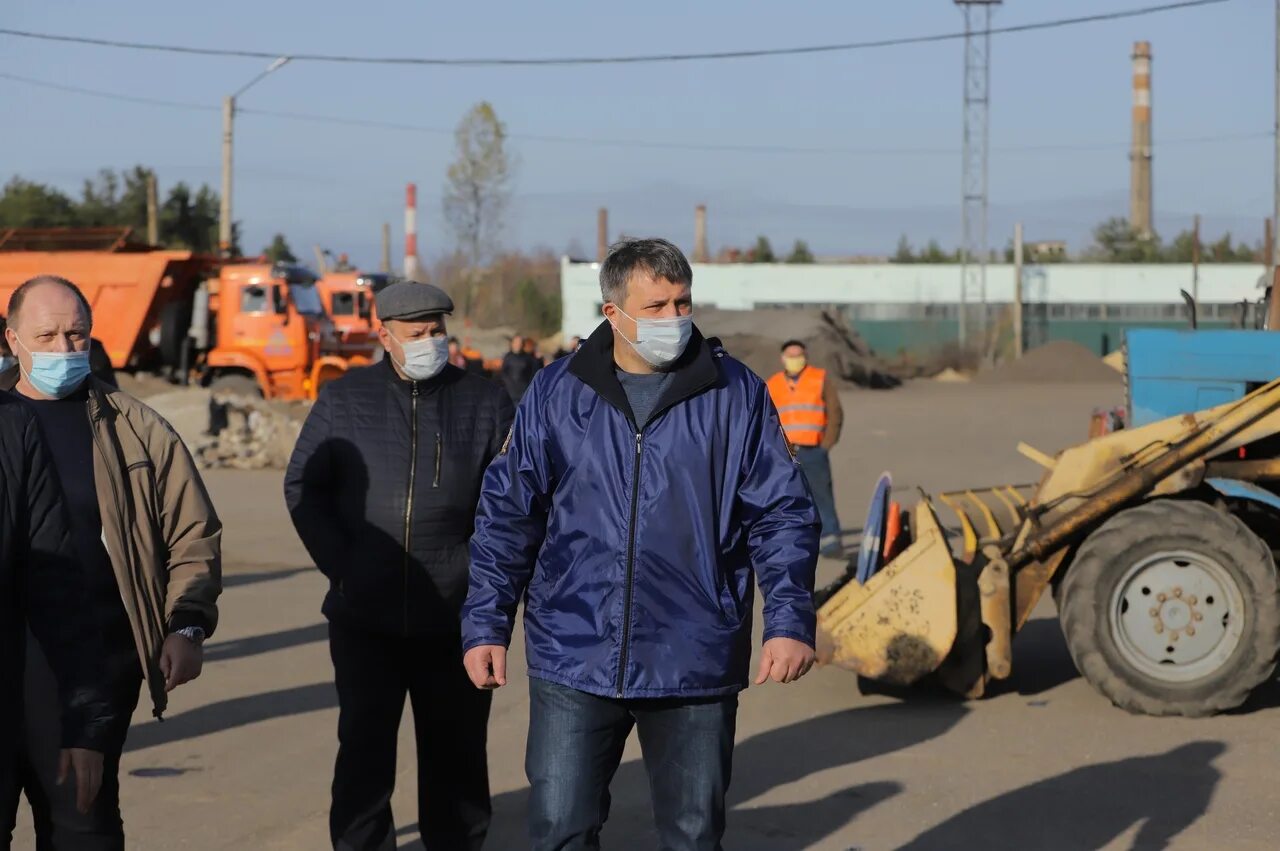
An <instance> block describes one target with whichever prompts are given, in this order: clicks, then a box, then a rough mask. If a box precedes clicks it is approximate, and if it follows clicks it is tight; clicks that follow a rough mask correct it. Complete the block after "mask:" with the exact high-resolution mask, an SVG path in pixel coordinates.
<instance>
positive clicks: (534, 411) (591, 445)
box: [462, 323, 819, 698]
mask: <svg viewBox="0 0 1280 851" xmlns="http://www.w3.org/2000/svg"><path fill="white" fill-rule="evenodd" d="M674 372H675V376H674V378H673V380H672V381H671V383H670V385H669V386H668V388H667V390H666V392H665V394H664V396H663V397H662V398H661V399H660V400H659V402H658V405H657V407H656V408H655V409H654V412H653V416H652V417H651V418H650V420H649V422H648V424H647V425H646V426H645V427H644V429H643V431H639V430H637V428H636V426H635V424H634V417H633V415H632V413H631V407H630V405H629V404H628V403H627V397H626V394H625V393H624V392H623V389H622V385H621V383H620V382H619V381H618V379H617V375H616V374H615V372H614V360H613V335H612V332H611V329H610V327H609V325H608V323H603V324H602V325H601V326H600V327H599V328H598V329H597V330H596V332H595V333H594V334H592V336H591V337H590V338H589V339H588V340H587V341H586V342H585V343H584V345H583V347H582V348H581V349H580V350H579V351H578V352H577V353H576V354H574V355H573V356H571V357H568V358H563V359H561V360H560V361H557V362H556V363H554V364H553V365H551V366H549V367H547V368H546V369H543V370H542V371H541V372H539V373H538V375H537V377H536V378H535V379H534V382H533V384H532V385H531V386H530V388H529V391H528V393H527V394H526V395H525V397H524V399H523V401H521V403H520V405H519V408H518V409H517V412H516V418H515V424H514V425H513V426H512V430H511V433H510V434H509V436H508V438H507V442H506V444H505V446H504V447H503V449H502V452H501V453H500V454H499V455H498V457H497V458H495V459H494V461H493V463H492V464H491V465H490V466H489V468H488V470H487V471H486V473H485V478H484V484H483V488H482V492H481V496H480V504H479V509H478V514H477V517H476V527H475V534H474V536H473V537H472V539H471V578H470V585H469V591H468V595H467V601H466V604H465V606H464V607H463V613H462V631H463V643H464V647H465V648H467V649H469V648H471V647H475V646H477V645H480V644H497V645H503V646H506V645H507V644H509V642H510V640H511V630H512V624H513V622H514V619H515V614H516V607H517V604H518V603H519V602H520V600H521V598H523V599H524V603H525V647H526V655H527V659H528V667H529V675H530V676H532V677H537V678H540V679H543V680H548V681H551V682H554V683H559V684H561V685H565V686H569V687H571V688H575V689H578V690H580V691H584V692H588V693H590V694H596V695H601V696H606V697H622V698H646V697H696V696H711V695H721V694H731V693H734V692H736V691H739V690H741V689H743V688H745V687H746V685H747V679H748V675H749V671H748V668H749V665H750V661H751V617H752V603H753V594H754V582H753V579H754V580H758V582H759V584H760V589H761V592H762V594H763V595H764V621H765V623H764V627H765V629H764V638H765V640H766V641H767V640H768V639H770V638H774V637H775V636H787V637H790V638H794V639H797V640H800V641H803V642H805V643H807V644H809V645H810V646H813V642H814V629H815V614H814V605H813V584H814V570H815V566H816V563H817V550H818V531H819V522H818V515H817V512H816V510H815V508H814V505H813V500H812V498H811V496H810V493H809V490H808V486H807V484H806V483H805V480H804V478H803V476H802V474H801V472H800V467H799V466H798V464H797V463H796V462H795V460H794V459H793V457H792V456H791V452H790V450H789V448H788V446H787V443H786V439H785V438H784V436H783V433H782V428H781V425H780V424H779V422H778V415H777V412H776V410H775V409H774V406H773V402H772V401H771V400H770V398H769V393H768V391H767V390H766V388H765V385H764V383H763V382H762V381H761V380H760V379H759V378H758V377H757V376H756V375H754V374H753V373H752V372H751V371H750V370H748V369H747V368H746V367H745V366H744V365H743V364H741V363H740V362H738V361H736V360H734V359H733V358H731V357H729V356H728V355H727V354H725V352H724V350H723V349H722V348H721V347H720V345H719V343H718V342H717V341H714V340H706V339H704V338H703V337H702V335H701V334H700V333H699V332H698V331H697V330H696V329H695V330H694V333H693V338H692V340H691V341H690V343H689V346H688V348H687V349H686V351H685V354H684V356H683V357H682V358H681V359H680V361H679V362H678V363H677V364H676V367H675V370H674Z"/></svg>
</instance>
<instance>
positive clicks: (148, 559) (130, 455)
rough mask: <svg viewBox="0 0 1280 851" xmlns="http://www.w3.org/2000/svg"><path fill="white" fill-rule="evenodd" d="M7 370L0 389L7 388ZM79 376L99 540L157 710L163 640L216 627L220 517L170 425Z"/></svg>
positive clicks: (162, 698)
mask: <svg viewBox="0 0 1280 851" xmlns="http://www.w3.org/2000/svg"><path fill="white" fill-rule="evenodd" d="M11 372H12V374H9V373H6V374H5V375H4V376H2V377H0V389H3V390H11V389H13V387H14V386H15V385H16V383H17V381H16V374H17V370H12V371H11ZM89 382H90V384H89V403H88V409H89V410H88V415H89V419H90V421H91V422H92V423H93V437H94V464H93V474H94V479H95V482H96V485H97V489H98V505H99V508H100V510H101V512H102V527H103V528H102V535H103V542H104V543H105V545H106V548H107V554H108V555H109V556H110V557H111V564H112V567H113V568H115V574H116V582H117V584H119V586H120V597H121V599H122V600H123V601H124V605H125V611H126V612H127V613H128V615H129V623H130V625H131V626H132V627H133V637H134V641H135V643H136V644H137V648H138V656H139V659H140V660H141V661H142V667H143V670H144V672H145V673H146V678H147V686H148V688H149V689H150V691H151V700H152V703H153V704H154V706H155V714H156V715H157V716H159V715H160V714H161V713H163V712H164V710H165V706H166V705H167V703H168V699H167V695H166V694H165V690H164V675H163V674H161V673H160V648H161V646H162V645H163V644H164V640H165V638H166V637H167V636H168V634H169V633H170V632H171V631H173V630H175V629H181V628H182V627H185V626H193V625H199V626H202V627H204V628H205V630H206V631H207V632H209V633H212V632H213V629H214V628H215V627H216V626H217V623H218V608H217V600H218V595H219V594H220V593H221V592H222V522H221V521H220V520H219V519H218V515H217V512H216V511H215V510H214V507H213V502H212V501H211V500H210V499H209V493H208V491H206V490H205V487H204V482H203V481H202V480H201V478H200V473H199V471H198V470H197V469H196V465H195V462H194V461H193V460H192V458H191V455H190V453H189V452H188V451H187V448H186V446H184V445H183V443H182V439H181V438H179V437H178V435H177V433H176V432H175V431H174V430H173V427H172V426H170V425H169V424H168V423H167V422H165V420H164V418H162V417H161V416H160V415H159V414H157V413H156V412H155V411H153V410H151V409H150V408H148V407H147V406H146V405H144V404H143V403H142V402H139V401H138V400H137V399H134V398H133V397H132V396H129V395H128V394H126V393H123V392H122V391H120V390H117V389H116V388H114V387H111V386H110V385H108V384H105V383H103V382H102V381H99V380H98V379H97V378H90V379H89Z"/></svg>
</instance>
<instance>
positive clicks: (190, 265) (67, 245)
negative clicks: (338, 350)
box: [0, 228, 349, 400]
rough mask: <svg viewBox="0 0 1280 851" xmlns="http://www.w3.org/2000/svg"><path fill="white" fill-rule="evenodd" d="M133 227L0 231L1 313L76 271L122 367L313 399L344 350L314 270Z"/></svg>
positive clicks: (99, 331)
mask: <svg viewBox="0 0 1280 851" xmlns="http://www.w3.org/2000/svg"><path fill="white" fill-rule="evenodd" d="M129 237H130V229H129V228H91V229H64V228H59V229H48V230H44V229H40V230H36V229H11V230H0V313H7V312H8V304H9V297H10V296H11V295H12V294H13V291H14V290H15V289H17V287H18V286H19V285H20V284H21V283H22V282H23V281H25V280H27V279H28V278H32V277H34V276H36V275H42V274H52V275H59V276H61V277H64V278H68V279H69V280H71V281H74V282H75V283H76V285H77V286H79V287H80V289H81V290H82V291H83V292H84V294H85V298H87V299H88V301H89V304H90V305H91V306H92V308H93V315H94V327H93V336H94V337H96V338H97V339H98V340H100V341H101V342H102V344H103V347H104V348H105V349H106V351H107V354H108V356H109V357H110V358H111V364H112V366H113V367H115V368H116V369H120V370H128V371H133V372H138V371H146V372H158V373H161V374H165V375H168V376H169V377H171V378H173V379H174V380H177V381H180V382H182V383H187V382H188V381H190V380H192V379H195V380H196V381H198V382H200V383H201V384H205V385H210V386H215V387H218V386H220V387H228V388H237V389H243V390H245V391H249V392H251V391H254V390H256V391H258V392H260V393H261V394H262V395H263V396H264V397H265V398H268V399H285V400H297V399H313V398H315V395H316V393H317V392H318V390H319V388H320V386H321V385H322V384H323V383H324V382H325V381H328V380H331V379H332V378H334V377H337V376H338V375H341V374H342V372H344V371H345V370H346V369H347V368H348V365H349V364H348V359H346V358H343V357H340V356H337V355H332V354H326V352H327V351H328V350H329V349H330V348H331V346H332V343H333V340H334V339H335V337H334V330H333V325H332V323H331V322H330V321H329V319H328V317H327V316H326V314H325V310H324V305H323V304H322V302H321V300H320V296H319V293H318V291H317V289H316V277H315V275H313V274H312V273H311V272H310V271H308V270H307V269H304V268H302V267H298V266H284V265H275V266H272V265H269V264H263V263H232V262H223V261H219V260H217V259H215V258H211V257H205V256H201V255H197V254H194V253H192V252H190V251H169V250H161V249H155V248H152V247H151V246H147V245H140V244H138V243H135V242H132V241H131V240H130V238H129Z"/></svg>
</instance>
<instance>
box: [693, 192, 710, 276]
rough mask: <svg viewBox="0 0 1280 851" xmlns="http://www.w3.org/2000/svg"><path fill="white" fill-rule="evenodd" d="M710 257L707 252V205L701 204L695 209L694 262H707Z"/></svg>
mask: <svg viewBox="0 0 1280 851" xmlns="http://www.w3.org/2000/svg"><path fill="white" fill-rule="evenodd" d="M709 259H710V255H709V253H708V252H707V205H706V204H699V205H698V206H697V207H694V209H693V262H694V263H706V262H707V261H708V260H709Z"/></svg>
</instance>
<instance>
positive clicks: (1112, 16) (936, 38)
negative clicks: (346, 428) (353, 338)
mask: <svg viewBox="0 0 1280 851" xmlns="http://www.w3.org/2000/svg"><path fill="white" fill-rule="evenodd" d="M1226 2H1229V0H1181V2H1174V3H1162V4H1160V5H1155V6H1143V7H1140V8H1136V9H1124V10H1118V11H1115V12H1101V13H1098V14H1095V15H1080V16H1077V17H1072V18H1057V19H1055V20H1050V21H1037V22H1033V23H1026V24H1012V25H1010V26H1005V27H997V28H993V29H992V30H991V34H992V35H1005V34H1009V33H1024V32H1033V31H1037V30H1049V29H1058V28H1060V27H1068V26H1075V25H1078V24H1092V23H1101V22H1104V21H1118V20H1122V19H1125V18H1137V17H1141V16H1144V15H1153V14H1157V13H1160V12H1171V11H1175V10H1179V9H1190V8H1195V7H1198V6H1214V5H1217V4H1220V3H1226ZM0 35H8V36H12V37H14V38H27V39H35V40H39V41H56V42H62V43H64V44H86V45H93V46H96V47H110V48H117V49H123V50H146V51H153V52H162V53H180V54H186V55H196V56H228V57H239V58H245V59H277V58H279V57H281V56H288V57H289V59H290V60H291V61H294V62H333V63H345V64H359V65H432V66H464V67H473V68H474V67H495V66H564V65H639V64H646V63H658V62H692V61H711V60H723V59H757V58H762V57H770V56H797V55H805V54H815V53H841V52H848V51H854V50H870V49H875V48H883V47H901V46H904V45H910V44H933V43H936V42H942V41H955V40H958V39H963V38H964V33H963V32H948V33H936V34H933V35H920V36H903V37H899V38H885V39H875V40H871V41H852V42H844V43H839V44H816V45H807V46H801V47H775V48H762V49H755V50H726V51H715V52H706V53H655V54H642V55H638V56H565V57H546V58H537V57H521V58H496V57H485V58H458V59H446V58H441V57H427V56H417V57H415V56H408V57H391V56H348V55H341V54H329V53H291V52H289V51H284V50H266V51H264V50H242V49H237V48H223V47H192V46H190V45H176V44H155V43H150V42H137V41H120V40H115V39H104V38H90V37H87V36H72V35H59V34H55V33H40V32H31V31H27V30H15V29H8V28H0Z"/></svg>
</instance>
